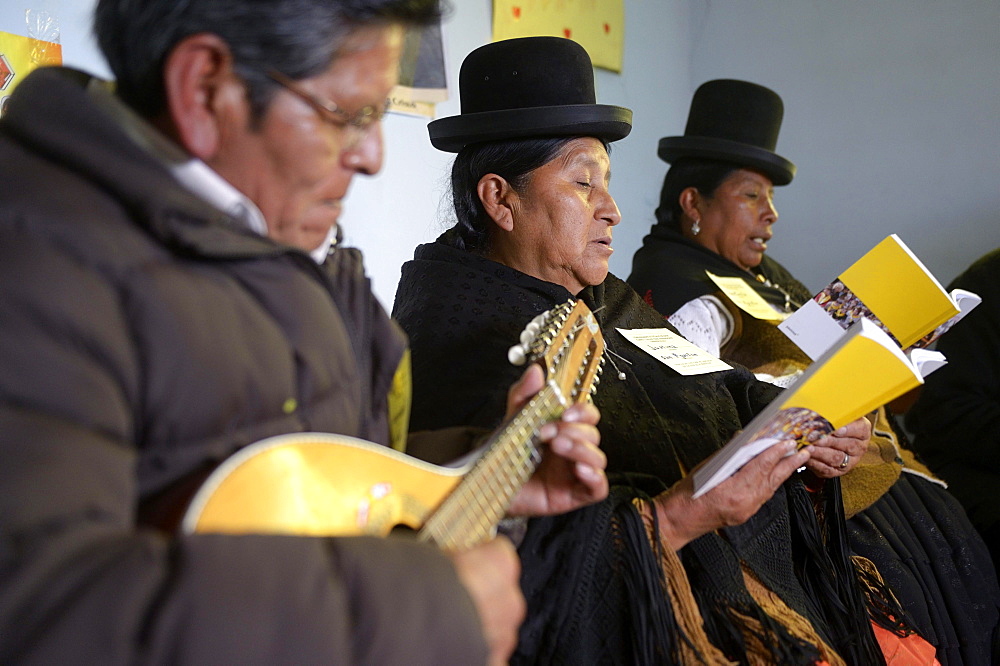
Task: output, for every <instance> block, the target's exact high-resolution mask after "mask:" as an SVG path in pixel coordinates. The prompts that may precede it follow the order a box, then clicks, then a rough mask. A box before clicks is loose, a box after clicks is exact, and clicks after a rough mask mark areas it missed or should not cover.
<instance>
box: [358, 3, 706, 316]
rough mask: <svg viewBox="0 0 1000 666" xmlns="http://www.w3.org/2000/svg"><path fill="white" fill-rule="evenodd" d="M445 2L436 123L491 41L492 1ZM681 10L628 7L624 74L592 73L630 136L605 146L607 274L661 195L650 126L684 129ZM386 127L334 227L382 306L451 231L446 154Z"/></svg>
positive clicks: (684, 9)
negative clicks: (408, 266)
mask: <svg viewBox="0 0 1000 666" xmlns="http://www.w3.org/2000/svg"><path fill="white" fill-rule="evenodd" d="M453 4H454V5H456V6H457V7H458V9H457V11H455V12H454V13H453V15H452V16H451V17H450V18H449V19H448V20H447V21H446V22H445V24H444V28H443V35H444V41H445V59H446V61H447V67H448V83H449V88H450V89H451V90H452V93H451V98H450V99H449V100H448V101H447V102H446V103H444V104H440V105H439V106H438V109H437V112H438V116H439V117H442V116H450V115H454V114H457V113H459V112H460V110H461V107H460V104H459V100H458V92H457V85H458V84H457V81H458V70H459V67H460V66H461V63H462V59H463V58H464V57H465V55H466V54H467V53H469V52H470V51H472V50H473V49H475V48H477V47H479V46H482V45H483V44H485V43H487V42H488V41H489V40H490V26H491V17H492V13H491V11H492V10H491V7H492V2H490V0H453ZM688 7H689V6H688V4H687V2H686V1H681V0H629V1H628V2H627V3H626V12H625V34H626V49H625V61H624V74H622V75H619V74H614V73H612V72H608V71H604V70H597V74H596V79H597V97H598V101H599V102H601V103H606V104H617V105H619V106H625V107H628V108H631V109H632V110H633V112H634V114H635V117H634V119H633V120H634V128H633V130H632V134H631V135H630V136H628V137H627V138H626V139H624V140H622V141H619V142H616V143H615V144H614V145H613V148H612V181H611V188H612V192H613V194H614V195H615V197H616V198H617V200H618V204H619V207H620V208H621V210H622V215H623V218H624V222H623V223H622V224H621V225H620V226H619V227H618V229H617V230H616V231H615V246H616V248H617V249H616V252H615V254H614V256H613V257H612V270H613V271H615V272H616V273H618V274H620V275H622V276H623V277H624V276H625V275H627V274H628V272H629V267H630V266H631V261H632V253H633V252H634V251H635V250H636V249H637V248H638V247H639V244H640V243H641V241H642V236H643V235H644V234H645V233H646V231H647V229H648V223H647V220H646V218H647V217H648V211H651V210H652V209H653V208H655V205H654V204H655V202H656V200H657V199H658V198H659V191H660V182H661V181H662V178H663V173H662V171H661V170H660V165H662V162H660V161H659V160H658V159H657V157H656V141H657V140H658V139H659V135H658V134H657V132H659V129H658V127H659V126H661V125H664V124H665V125H669V126H676V125H678V124H682V123H683V121H684V118H686V115H687V105H688V101H689V99H688V98H689V96H690V89H691V83H690V81H689V79H688V77H687V74H686V72H687V52H688V50H689V48H690V45H689V44H688V42H687V34H688V32H689V30H688ZM385 129H386V139H387V141H386V144H387V150H388V152H387V156H386V162H385V167H384V168H383V171H382V174H381V175H380V176H378V177H376V178H373V179H359V180H357V181H355V183H354V185H353V186H352V192H351V197H350V199H349V200H348V206H347V212H346V213H345V214H344V215H343V217H342V220H343V224H344V230H345V233H346V236H347V239H348V240H349V241H351V242H352V243H354V244H355V245H357V246H359V247H361V248H362V249H363V250H364V251H365V256H366V264H367V266H368V270H369V273H370V274H371V275H372V278H373V281H374V285H375V291H376V293H377V294H378V296H379V298H381V299H382V301H383V303H385V304H386V305H387V307H388V306H389V305H391V303H392V298H393V295H394V294H395V292H396V284H397V282H398V281H399V267H400V266H401V265H402V263H403V262H404V261H406V260H408V259H410V258H411V257H412V256H413V249H414V248H415V247H416V246H417V245H418V244H420V243H427V242H430V241H432V240H434V239H435V238H436V237H437V236H438V235H439V234H440V233H441V232H442V231H444V230H445V229H447V228H448V227H450V226H451V224H452V215H451V211H450V208H449V203H448V202H449V199H448V192H449V191H450V189H449V184H448V179H449V174H450V169H451V162H452V158H453V155H451V154H448V153H442V152H440V151H437V150H435V149H434V148H433V147H432V146H431V145H430V142H429V140H428V138H427V129H426V122H425V121H423V120H419V119H415V118H404V117H399V116H397V117H392V118H389V120H388V122H387V123H386V127H385ZM637 220H641V223H639V222H637Z"/></svg>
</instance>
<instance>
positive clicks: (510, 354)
mask: <svg viewBox="0 0 1000 666" xmlns="http://www.w3.org/2000/svg"><path fill="white" fill-rule="evenodd" d="M507 360H508V361H510V364H511V365H518V366H520V365H524V362H525V361H526V360H528V356H527V354H526V353H525V350H524V347H523V346H521V345H514V346H513V347H511V348H510V349H508V350H507Z"/></svg>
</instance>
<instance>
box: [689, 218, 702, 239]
mask: <svg viewBox="0 0 1000 666" xmlns="http://www.w3.org/2000/svg"><path fill="white" fill-rule="evenodd" d="M700 233H701V220H695V221H694V224H692V225H691V235H692V236H697V235H698V234H700Z"/></svg>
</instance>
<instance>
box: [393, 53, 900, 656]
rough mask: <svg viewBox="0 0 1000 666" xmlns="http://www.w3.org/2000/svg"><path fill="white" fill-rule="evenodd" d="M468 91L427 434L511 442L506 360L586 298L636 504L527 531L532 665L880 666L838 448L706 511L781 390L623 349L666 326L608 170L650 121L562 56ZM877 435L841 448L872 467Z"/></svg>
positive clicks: (432, 342) (529, 62) (449, 139)
mask: <svg viewBox="0 0 1000 666" xmlns="http://www.w3.org/2000/svg"><path fill="white" fill-rule="evenodd" d="M460 89H461V99H462V113H461V115H459V116H454V117H450V118H443V119H440V120H436V121H434V122H433V123H431V125H430V128H429V129H430V136H431V142H432V143H433V144H434V145H435V146H436V147H438V148H440V149H442V150H446V151H449V152H454V153H457V155H456V158H455V162H454V165H453V167H452V198H453V203H454V208H455V216H456V223H455V224H454V226H453V227H451V228H450V229H449V230H448V231H446V232H445V233H444V234H443V235H442V236H441V237H440V238H438V240H437V241H436V242H434V243H429V244H427V245H422V246H420V247H418V248H417V250H416V252H415V255H414V259H413V261H411V262H407V264H405V265H404V267H403V272H402V279H401V281H400V285H399V288H398V291H397V294H396V302H395V307H394V312H393V314H394V316H395V317H396V318H397V320H398V321H399V322H400V323H401V324H402V325H403V327H404V329H406V331H407V332H408V333H409V335H410V338H411V348H412V353H413V380H414V385H415V388H416V390H415V395H416V396H417V401H416V402H414V405H413V416H412V419H411V425H412V427H413V428H414V429H423V428H432V427H433V428H436V427H444V426H450V425H469V424H478V425H483V426H486V425H492V424H495V423H496V422H497V421H498V419H500V418H501V416H502V415H503V404H504V391H503V389H502V388H501V387H502V386H504V385H505V384H509V379H508V378H509V377H516V376H517V375H518V373H519V372H520V371H519V370H518V369H517V368H516V367H513V366H511V365H509V364H508V362H507V360H506V359H507V349H508V348H509V347H510V346H511V344H512V343H513V342H515V341H516V340H517V339H518V335H519V333H520V331H521V329H522V328H523V327H524V325H525V324H526V323H527V322H528V321H529V320H530V319H531V318H532V317H534V316H535V315H537V314H538V313H539V312H542V311H544V310H548V309H549V308H551V307H553V306H554V305H556V304H558V303H561V302H564V301H565V300H566V299H568V298H579V299H582V300H583V301H584V302H585V303H586V304H587V305H588V306H589V307H590V309H591V310H592V311H593V312H594V313H595V316H596V317H597V320H598V321H599V323H600V325H601V328H602V330H603V333H604V336H605V340H606V342H607V344H608V352H607V356H608V358H609V363H610V364H611V367H613V368H614V371H613V372H608V373H606V376H605V378H604V380H603V381H602V383H601V385H600V388H599V390H598V392H597V394H596V396H595V402H596V403H597V405H598V406H599V407H600V408H601V413H602V420H601V423H600V430H601V436H602V448H604V450H605V452H606V453H607V455H608V470H609V473H611V475H612V476H614V478H615V479H616V482H617V485H616V486H615V488H614V490H613V491H612V497H611V499H610V500H609V501H607V502H605V503H602V504H601V505H599V506H595V507H592V508H588V509H584V510H582V511H577V512H574V513H573V514H569V515H566V516H561V517H558V518H555V519H551V520H550V519H542V520H532V521H531V522H530V523H529V525H528V528H527V532H526V535H525V537H524V540H523V542H522V543H521V546H520V548H519V552H520V554H521V557H522V567H523V575H522V586H523V588H524V591H525V595H526V597H527V599H528V604H529V607H528V619H527V621H526V622H525V624H524V626H523V628H522V631H521V642H520V645H519V647H518V651H517V653H516V654H515V660H514V661H516V662H518V663H532V662H534V663H602V664H603V663H628V664H633V663H657V664H662V663H699V662H703V663H729V661H738V662H740V663H813V662H818V661H822V660H825V661H827V662H828V663H830V664H843V663H865V664H872V663H880V662H882V655H881V653H880V652H879V650H878V646H877V643H876V641H875V639H874V636H873V634H872V631H871V627H870V624H869V622H868V613H867V612H866V600H865V598H864V596H863V595H862V593H861V590H860V587H859V584H858V579H857V573H856V572H855V570H854V569H853V568H852V565H851V562H850V560H849V558H848V557H847V551H846V546H845V537H844V524H843V516H842V513H841V512H840V509H839V507H840V497H839V494H838V493H837V489H838V485H837V483H836V482H835V479H836V477H838V476H840V475H841V474H843V470H840V469H837V468H836V467H833V466H830V465H828V464H827V463H826V462H824V461H823V459H822V458H823V457H824V456H820V455H814V451H816V450H818V449H820V448H823V447H814V448H813V449H811V450H810V451H807V452H800V453H797V454H793V455H790V456H788V457H787V458H784V457H783V455H784V454H785V453H786V452H788V451H790V448H788V445H787V443H783V444H779V445H776V446H775V447H774V448H772V449H770V450H768V451H767V452H765V453H763V454H761V456H759V457H758V458H756V459H755V460H753V461H751V462H750V463H748V464H747V465H746V466H745V467H744V468H743V469H742V470H741V471H740V472H738V473H737V474H736V475H735V476H733V477H732V478H731V479H729V480H728V481H727V482H725V483H723V484H722V485H720V486H718V487H717V488H716V489H715V490H713V491H711V492H709V493H707V494H706V495H704V496H702V497H701V498H699V499H697V500H694V499H692V497H691V495H692V493H691V483H690V477H689V475H688V473H689V472H690V470H691V469H692V468H693V467H695V466H696V465H697V464H698V463H700V462H701V461H702V460H703V459H705V458H706V457H707V456H709V455H711V454H712V453H713V452H714V451H716V450H717V449H718V448H719V447H720V446H722V445H723V444H724V443H725V442H726V441H727V440H728V439H729V438H730V437H731V436H732V435H733V434H734V433H735V432H736V431H737V430H738V429H740V428H741V427H742V426H743V425H744V424H745V423H747V422H748V421H749V420H750V419H751V418H752V417H753V415H754V414H756V413H757V411H759V410H760V409H761V408H762V407H763V406H764V405H766V404H767V403H768V402H769V401H770V400H771V399H772V398H773V397H774V396H775V395H776V394H777V392H778V389H776V388H775V387H773V386H770V385H768V384H765V383H762V382H758V381H756V380H755V379H754V378H753V377H752V375H751V374H750V373H749V372H747V371H746V370H744V369H742V368H735V369H733V370H730V371H725V372H717V373H711V374H705V375H700V376H695V377H690V376H683V375H680V374H678V373H676V372H674V371H673V370H671V369H669V368H667V367H666V366H664V365H662V364H661V363H660V362H659V361H657V360H655V359H654V358H652V357H651V356H649V355H646V354H645V353H643V352H641V351H640V350H639V349H638V348H636V347H634V346H633V345H631V343H629V342H628V341H627V340H626V339H625V338H624V337H623V336H622V335H621V334H620V333H619V332H618V330H617V329H634V328H663V327H667V326H668V325H667V324H666V323H665V322H664V321H663V318H662V317H661V316H660V315H659V314H658V313H656V312H655V311H654V310H653V309H651V308H649V307H648V306H647V305H646V304H645V303H643V302H642V300H641V299H639V298H638V297H637V296H636V295H635V293H634V292H633V291H632V290H631V289H630V288H629V287H628V286H627V285H626V284H625V283H624V282H622V281H621V280H619V279H618V278H616V277H614V276H613V275H610V274H609V273H608V258H609V256H610V255H611V253H612V252H613V250H612V236H613V231H614V228H615V226H617V225H618V223H619V222H620V221H621V219H620V214H619V211H618V208H617V206H616V204H615V202H614V199H613V198H612V196H611V194H610V192H609V189H608V188H609V181H610V176H611V172H610V158H609V154H608V149H609V145H610V143H612V142H613V141H616V140H619V139H622V138H623V137H625V136H626V135H627V134H628V131H629V129H630V127H631V114H630V113H629V112H628V111H627V110H626V109H622V108H620V107H615V106H609V105H602V104H597V103H596V96H595V93H594V87H593V70H592V68H591V63H590V59H589V57H588V56H587V54H586V52H585V51H584V50H583V49H582V48H581V47H580V46H579V45H577V44H575V43H574V42H571V41H569V40H565V39H559V38H547V37H545V38H541V37H540V38H526V39H517V40H509V41H506V42H498V43H494V44H490V45H487V46H484V47H481V48H480V49H477V50H476V51H474V52H473V53H471V54H470V55H469V56H468V57H467V58H466V59H465V62H464V63H463V65H462V70H461V74H460ZM611 367H609V370H610V369H611ZM866 428H867V425H866V424H862V423H858V422H855V423H854V424H852V425H851V426H850V427H849V432H848V433H846V434H845V435H844V436H843V437H840V438H833V439H834V440H836V441H835V442H833V443H834V444H837V445H839V446H864V442H865V441H867V437H868V431H867V430H866ZM449 455H450V452H449V453H445V454H443V455H441V458H447V457H449ZM803 464H805V465H809V467H810V470H812V471H810V472H809V474H810V475H812V474H815V475H820V476H824V477H828V478H830V479H834V481H833V482H831V484H829V486H828V487H827V489H826V490H825V491H824V492H822V493H820V494H819V495H818V496H817V497H816V498H814V497H813V496H811V495H810V493H809V492H808V491H807V490H806V488H805V486H804V485H803V483H802V480H801V478H800V475H793V472H794V469H795V468H796V467H797V466H799V465H803ZM814 499H816V500H817V501H818V502H819V503H820V504H821V505H822V506H823V508H824V510H825V512H826V520H825V521H823V522H822V523H821V522H820V521H819V520H818V519H817V517H816V513H815V512H814V510H813V500H814ZM647 528H648V529H649V531H648V532H647ZM650 537H651V538H650ZM869 582H872V583H873V584H874V585H875V587H877V584H876V583H875V581H869ZM883 601H886V600H885V599H883ZM872 611H873V612H875V611H874V608H872ZM883 619H885V618H883Z"/></svg>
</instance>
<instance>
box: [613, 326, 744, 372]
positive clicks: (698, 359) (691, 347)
mask: <svg viewBox="0 0 1000 666" xmlns="http://www.w3.org/2000/svg"><path fill="white" fill-rule="evenodd" d="M618 332H619V333H621V334H622V335H623V336H624V337H625V338H626V339H627V340H628V341H629V342H631V343H632V344H634V345H635V346H636V347H638V348H639V349H641V350H642V351H644V352H646V353H647V354H649V355H650V356H652V357H653V358H655V359H656V360H657V361H659V362H660V363H662V364H664V365H666V366H668V367H670V368H672V369H673V370H674V371H676V372H677V373H679V374H682V375H704V374H706V373H709V372H719V371H720V370H731V369H732V366H730V365H729V364H728V363H725V362H723V361H722V360H720V359H718V358H716V357H715V356H712V355H711V354H709V353H708V352H707V351H705V350H704V349H702V348H701V347H698V346H697V345H695V344H694V343H693V342H690V341H688V340H687V339H685V338H682V337H681V336H679V335H677V334H676V333H673V332H672V331H670V330H669V329H666V328H633V329H624V328H619V329H618Z"/></svg>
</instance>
